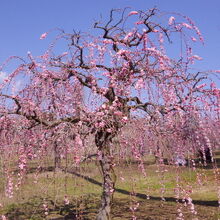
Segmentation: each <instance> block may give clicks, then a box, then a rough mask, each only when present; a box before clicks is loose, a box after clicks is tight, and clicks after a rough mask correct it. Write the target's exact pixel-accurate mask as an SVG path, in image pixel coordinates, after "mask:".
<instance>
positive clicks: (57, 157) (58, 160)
mask: <svg viewBox="0 0 220 220" xmlns="http://www.w3.org/2000/svg"><path fill="white" fill-rule="evenodd" d="M54 169H55V171H59V170H60V169H61V158H60V151H59V146H58V144H57V142H56V141H55V142H54Z"/></svg>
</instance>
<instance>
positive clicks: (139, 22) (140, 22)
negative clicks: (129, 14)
mask: <svg viewBox="0 0 220 220" xmlns="http://www.w3.org/2000/svg"><path fill="white" fill-rule="evenodd" d="M143 23H144V21H137V22H135V24H137V25H139V24H143Z"/></svg>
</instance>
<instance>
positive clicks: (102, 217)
mask: <svg viewBox="0 0 220 220" xmlns="http://www.w3.org/2000/svg"><path fill="white" fill-rule="evenodd" d="M111 139H112V137H111V135H110V134H108V133H106V132H99V133H98V134H97V135H96V145H97V146H98V148H99V151H100V155H99V163H100V167H101V170H102V176H103V191H102V197H101V206H100V209H99V212H98V214H97V217H96V219H97V220H110V219H111V205H112V200H113V193H114V187H115V181H116V176H115V174H114V170H113V163H112V157H111V154H110V143H111Z"/></svg>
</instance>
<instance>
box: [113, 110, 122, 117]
mask: <svg viewBox="0 0 220 220" xmlns="http://www.w3.org/2000/svg"><path fill="white" fill-rule="evenodd" d="M114 115H117V116H122V112H120V111H115V112H114Z"/></svg>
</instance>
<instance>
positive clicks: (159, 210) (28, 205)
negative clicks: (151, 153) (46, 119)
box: [0, 155, 220, 220]
mask: <svg viewBox="0 0 220 220" xmlns="http://www.w3.org/2000/svg"><path fill="white" fill-rule="evenodd" d="M219 161H220V158H219V155H217V157H216V163H215V164H214V166H213V164H211V165H209V166H207V167H203V166H199V165H198V168H197V169H196V170H193V169H192V168H191V167H178V166H171V165H163V166H158V165H157V164H155V161H154V159H152V158H149V157H148V158H147V159H146V160H145V161H144V162H145V163H144V166H145V169H146V176H144V175H143V173H142V172H141V170H140V167H139V166H138V162H136V161H133V160H128V161H126V162H125V161H124V162H120V164H118V165H117V166H116V167H115V172H116V175H117V182H116V190H115V194H114V202H113V206H112V218H113V219H114V220H119V219H122V220H123V219H132V216H133V218H134V217H136V218H137V219H141V220H142V219H143V220H144V219H146V220H147V219H148V220H166V219H167V220H172V219H177V217H178V213H180V210H182V212H181V213H182V214H183V215H184V217H185V219H187V220H196V219H199V220H203V219H204V220H209V219H210V220H218V219H220V209H219V208H218V195H217V194H218V187H219V181H220V176H219V171H220V169H219V168H217V167H218V163H219ZM44 165H45V167H44V169H42V170H41V171H40V172H39V173H38V175H37V183H34V180H36V170H35V168H34V167H35V165H34V163H33V162H32V164H31V166H32V168H31V169H29V171H28V175H27V177H26V178H25V179H24V183H23V184H22V186H21V187H20V189H19V190H17V191H15V193H14V197H13V198H12V199H8V198H6V197H5V194H4V192H3V191H4V179H3V177H2V180H3V181H1V185H0V198H1V201H0V202H1V203H2V204H3V208H1V209H0V213H1V214H5V215H6V216H7V217H8V219H9V220H24V219H30V220H40V219H51V220H52V219H53V220H55V219H56V220H59V219H60V220H61V219H95V215H96V213H97V210H98V207H99V197H100V194H101V185H102V184H101V181H102V180H101V176H100V170H99V168H98V166H97V164H96V163H95V162H94V161H90V162H86V163H84V164H82V165H81V166H80V167H74V166H72V167H69V168H68V169H67V170H66V171H57V172H54V169H53V167H52V166H51V164H50V162H48V161H47V162H45V163H44ZM1 175H2V174H1ZM177 179H178V184H179V185H178V186H179V189H182V194H181V195H180V197H181V198H182V197H183V195H187V193H188V194H189V195H190V197H191V198H192V199H193V204H194V205H195V211H196V212H197V214H196V213H193V212H192V211H193V209H192V206H191V205H189V204H184V202H183V201H182V200H181V199H179V200H177V199H176V196H177V191H176V190H177ZM183 192H184V193H185V194H184V193H183ZM65 196H67V198H68V200H69V204H65V203H64V199H65ZM43 204H45V205H46V206H47V208H48V210H45V207H44V206H43ZM132 210H133V211H132ZM46 212H48V213H46ZM134 219H135V218H134Z"/></svg>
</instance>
